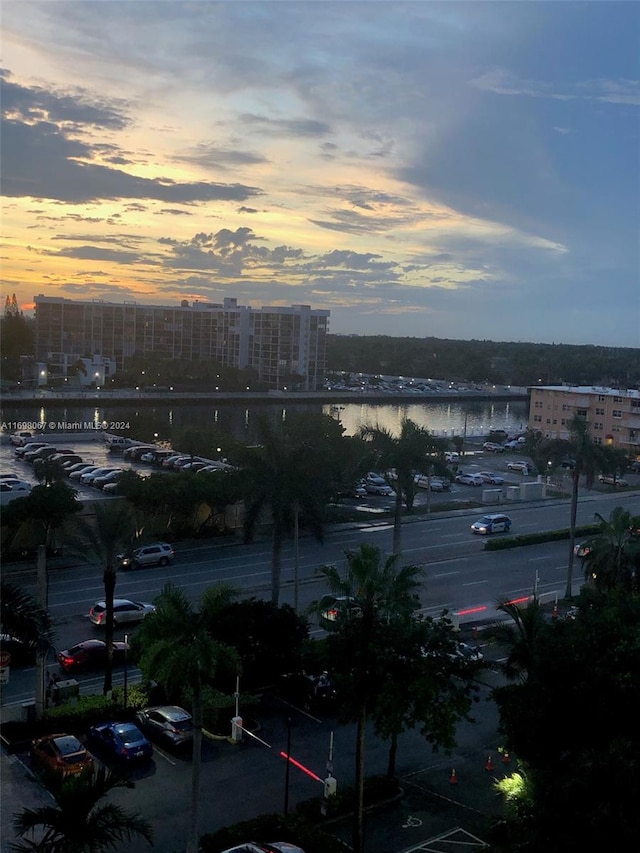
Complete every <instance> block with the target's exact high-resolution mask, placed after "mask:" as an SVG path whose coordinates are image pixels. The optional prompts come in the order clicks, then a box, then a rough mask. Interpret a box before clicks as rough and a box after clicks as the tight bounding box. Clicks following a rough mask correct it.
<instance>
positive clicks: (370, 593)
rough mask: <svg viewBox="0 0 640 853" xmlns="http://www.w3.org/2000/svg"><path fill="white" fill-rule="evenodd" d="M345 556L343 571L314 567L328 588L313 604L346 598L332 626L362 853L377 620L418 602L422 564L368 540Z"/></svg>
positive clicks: (356, 839) (320, 606)
mask: <svg viewBox="0 0 640 853" xmlns="http://www.w3.org/2000/svg"><path fill="white" fill-rule="evenodd" d="M345 556H346V559H347V568H346V574H344V575H341V574H340V573H339V571H338V569H337V568H336V567H335V566H324V567H323V568H321V569H320V574H321V575H322V576H323V577H324V580H325V582H326V584H327V586H328V588H329V590H330V592H329V594H328V595H326V596H324V597H323V598H322V599H321V600H320V601H319V602H318V603H317V604H316V605H315V609H316V610H317V611H318V612H323V611H324V610H326V609H327V608H329V607H331V606H332V605H335V604H336V601H338V600H339V599H342V600H344V599H346V601H347V602H348V607H347V608H345V609H343V610H342V611H340V612H341V613H342V614H343V617H342V618H340V619H339V620H338V624H337V626H336V627H337V631H338V632H339V633H340V632H341V633H342V637H343V639H345V640H346V641H347V643H346V645H347V647H348V648H349V652H350V654H349V658H350V659H349V661H348V664H349V680H350V686H351V691H350V692H351V701H352V702H353V716H355V719H356V768H355V787H356V805H355V820H354V828H353V849H354V851H355V853H363V851H364V755H365V732H366V726H367V721H368V719H369V716H370V713H371V710H372V707H373V703H374V700H375V696H376V693H377V688H378V685H379V682H378V679H377V678H376V677H375V676H374V668H375V667H374V664H375V654H374V651H373V650H374V644H375V640H376V635H377V633H378V632H379V628H380V626H382V625H384V624H386V623H388V622H389V621H390V620H391V619H393V618H396V617H399V618H402V617H408V616H409V615H410V614H411V613H413V612H414V610H415V609H416V607H417V606H418V602H419V599H418V590H419V588H420V576H421V574H422V570H421V569H420V568H419V567H418V566H403V567H401V568H399V567H398V565H397V564H398V559H399V557H398V555H397V554H394V555H393V556H390V557H388V558H386V559H384V558H383V555H382V552H381V551H380V549H379V548H376V547H375V546H373V545H368V544H363V545H361V546H360V548H359V549H357V550H356V551H347V552H346V554H345Z"/></svg>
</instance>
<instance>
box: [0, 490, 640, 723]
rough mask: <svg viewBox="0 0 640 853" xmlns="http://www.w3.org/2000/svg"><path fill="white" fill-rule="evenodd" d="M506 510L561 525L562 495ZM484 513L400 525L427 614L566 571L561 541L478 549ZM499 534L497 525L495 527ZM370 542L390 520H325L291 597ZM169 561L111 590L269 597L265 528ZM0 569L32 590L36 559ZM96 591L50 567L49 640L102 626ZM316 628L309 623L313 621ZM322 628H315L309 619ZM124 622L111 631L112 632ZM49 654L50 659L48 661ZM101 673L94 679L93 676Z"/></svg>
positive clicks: (489, 608) (521, 528)
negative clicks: (171, 588) (222, 587)
mask: <svg viewBox="0 0 640 853" xmlns="http://www.w3.org/2000/svg"><path fill="white" fill-rule="evenodd" d="M619 505H624V506H625V507H626V508H628V509H629V510H630V511H631V512H632V513H633V514H640V492H637V493H635V492H634V493H630V492H627V493H625V494H602V493H598V494H596V493H593V494H587V495H585V496H584V497H582V498H581V500H580V503H579V508H578V524H588V523H591V522H593V520H594V514H595V513H596V512H598V513H600V514H601V515H603V516H605V517H608V516H609V514H610V512H611V510H612V509H613V508H614V507H615V506H619ZM502 509H505V510H506V511H507V512H508V513H509V515H510V516H511V517H512V519H513V527H512V531H511V532H512V533H532V532H535V531H544V530H555V529H558V528H561V527H567V526H568V522H569V502H568V501H566V500H564V501H555V500H547V501H543V502H537V503H533V504H527V503H514V504H510V505H508V506H503V507H502ZM480 515H482V511H479V510H456V511H454V512H451V513H446V514H440V513H433V514H432V515H431V516H428V517H426V516H419V517H417V518H415V519H412V520H410V521H408V522H406V523H405V524H404V525H403V534H402V560H403V561H404V562H406V563H414V564H418V565H420V566H422V567H423V570H424V583H423V586H422V595H421V603H422V607H423V609H424V612H425V613H427V614H428V615H433V616H435V615H438V614H439V613H440V612H441V611H442V610H443V609H445V608H446V609H447V610H449V611H450V613H451V614H453V615H454V617H455V618H457V617H458V614H461V615H460V619H461V621H467V622H468V621H469V620H474V619H476V618H478V619H479V618H487V617H490V616H491V614H492V613H493V612H495V611H494V607H495V603H496V601H497V600H498V599H499V598H508V599H517V598H521V597H523V596H527V595H530V594H531V593H532V592H533V589H534V585H535V586H536V587H537V590H538V593H539V594H540V595H543V596H545V597H546V598H547V599H548V598H550V597H553V596H556V595H557V596H558V597H560V598H561V597H562V596H563V595H564V591H565V584H566V574H567V557H568V554H567V551H568V544H567V542H566V541H561V542H549V543H544V544H540V545H535V546H528V547H523V548H517V549H510V550H504V551H485V550H484V544H485V541H486V539H485V537H482V536H476V535H474V534H472V533H471V531H470V524H471V523H472V521H474V520H475V519H476V518H477V517H479V516H480ZM498 535H500V534H498ZM363 542H367V543H371V544H375V545H377V546H379V547H380V548H381V549H382V551H383V552H384V553H385V554H387V553H390V552H391V545H392V525H391V524H390V523H388V522H382V523H375V522H373V523H371V524H364V525H363V524H359V525H358V526H338V527H334V528H330V529H329V531H328V532H327V535H326V538H325V542H324V544H323V545H319V544H318V543H317V542H316V541H315V540H313V539H312V538H310V537H307V536H301V537H300V539H299V543H298V548H297V564H298V567H297V576H298V605H299V610H300V612H304V611H306V609H307V608H308V606H309V605H310V604H311V602H312V601H314V600H316V599H318V598H319V597H320V596H321V595H323V593H324V592H325V591H326V590H325V588H324V586H323V583H322V579H321V578H320V577H318V575H317V569H318V568H319V567H320V566H322V565H326V564H334V565H337V566H338V567H341V566H343V565H344V554H345V551H348V550H351V549H354V548H357V547H358V546H359V545H360V544H361V543H363ZM175 550H176V559H175V562H174V563H173V564H172V565H170V566H167V567H164V568H159V567H156V568H145V569H139V570H137V571H133V572H121V573H119V576H118V583H117V588H116V596H117V597H120V598H132V599H134V600H138V601H148V602H152V601H153V599H154V598H155V597H156V595H158V593H159V592H160V591H161V589H162V587H163V585H164V584H165V583H166V582H167V581H172V582H173V583H175V584H177V585H178V586H180V587H181V588H182V589H184V590H185V592H186V593H187V594H188V595H189V596H190V597H191V598H192V599H193V600H194V601H197V600H198V598H199V597H200V595H201V594H202V592H203V591H204V590H205V589H207V588H208V587H210V586H212V585H213V584H216V583H220V582H224V583H228V584H230V585H232V586H234V587H235V588H237V589H238V591H239V592H240V594H241V595H243V596H250V595H255V596H258V597H264V598H268V597H269V595H270V573H271V548H270V541H269V539H268V537H265V538H264V539H260V540H259V541H256V542H254V543H253V544H243V543H242V541H241V539H236V540H233V541H232V542H229V541H228V540H224V542H222V541H221V542H220V543H219V544H218V543H216V544H201V543H178V544H177V545H176V546H175ZM295 565H296V549H295V547H294V543H293V542H288V543H287V544H286V545H285V549H284V552H283V559H282V587H281V590H282V592H281V599H280V600H281V602H282V603H288V604H293V603H294V597H295V596H294V578H295V575H296V569H295ZM6 568H7V569H8V570H9V571H6V572H5V577H6V578H7V579H10V580H12V581H13V582H15V583H17V584H18V585H19V586H20V587H21V588H22V589H25V590H28V591H31V592H35V589H36V578H35V570H34V568H33V566H32V565H31V566H24V567H18V566H15V567H6ZM581 580H582V577H581V567H580V563H579V561H576V565H575V571H574V591H577V589H578V588H579V585H580V583H581ZM102 597H103V586H102V571H101V567H100V566H98V565H90V564H85V565H82V564H76V565H73V566H66V567H65V566H60V565H55V563H54V564H53V565H52V566H51V567H50V570H49V602H48V603H49V608H50V610H51V613H52V615H53V617H54V620H55V625H56V644H57V646H58V648H67V647H68V646H69V645H71V644H73V643H74V642H78V641H80V640H83V639H87V638H88V637H91V636H101V633H100V629H99V628H96V627H94V626H93V625H92V624H91V623H90V622H89V620H88V616H87V614H88V611H89V608H90V606H91V605H92V604H93V603H94V602H95V601H97V600H99V599H101V598H102ZM312 630H313V629H312ZM315 630H319V629H315ZM123 633H124V631H123V629H122V628H120V629H118V631H117V639H120V635H121V634H123ZM52 663H53V661H52ZM82 680H83V689H91V687H92V686H94V685H95V682H96V678H95V676H86V677H84V678H83V679H82ZM98 680H99V679H98ZM32 695H33V672H32V671H20V670H12V672H11V678H10V683H9V685H6V686H5V688H4V695H3V705H4V706H5V707H6V706H7V705H15V704H19V703H20V702H22V701H24V700H25V699H26V698H29V697H30V696H32Z"/></svg>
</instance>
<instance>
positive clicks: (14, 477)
mask: <svg viewBox="0 0 640 853" xmlns="http://www.w3.org/2000/svg"><path fill="white" fill-rule="evenodd" d="M18 479H20V478H19V477H18V475H17V474H15V473H11V474H0V482H2V480H18Z"/></svg>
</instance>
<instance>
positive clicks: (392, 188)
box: [1, 0, 640, 347]
mask: <svg viewBox="0 0 640 853" xmlns="http://www.w3.org/2000/svg"><path fill="white" fill-rule="evenodd" d="M2 28H3V39H2V66H3V72H2V110H3V122H2V136H1V143H2V145H1V153H2V163H1V167H2V172H1V174H2V192H3V236H4V248H3V252H2V271H3V276H2V278H3V297H2V298H3V300H4V297H5V295H6V294H9V295H10V294H12V293H14V292H15V293H16V295H17V297H18V301H19V303H20V305H21V306H22V307H23V308H24V309H25V310H29V309H30V307H31V306H32V303H33V297H34V295H36V294H39V293H43V294H45V295H48V296H53V295H58V296H65V297H68V298H72V299H79V298H90V299H103V300H108V301H112V302H122V301H137V302H141V303H144V302H149V303H154V304H167V305H175V304H177V303H178V302H179V301H180V300H182V299H188V300H189V301H193V300H196V299H197V300H204V301H209V302H221V301H222V299H223V297H225V296H231V297H236V298H237V299H238V302H239V303H240V304H243V305H252V306H255V307H259V306H262V305H291V304H299V303H303V304H309V305H311V306H312V307H314V308H327V309H330V311H331V331H332V332H335V333H338V334H350V333H355V334H367V335H369V334H388V335H394V336H413V337H424V336H435V337H439V338H459V339H472V338H475V339H492V340H520V341H543V342H554V341H555V342H556V343H560V342H563V343H587V344H588V343H591V344H604V345H611V346H633V347H635V346H640V275H639V274H640V240H639V225H640V138H639V137H640V134H639V128H640V123H639V116H640V110H639V107H640V60H639V56H640V52H639V44H640V4H638V3H637V2H622V3H616V2H591V3H573V2H517V0H511V2H482V0H477V2H470V3H467V2H454V0H449V2H441V3H435V2H407V3H403V2H375V0H374V1H373V2H349V0H344V2H323V0H312V2H295V0H294V2H286V0H284V1H283V2H271V1H270V0H268V2H258V3H254V2H243V0H234V2H220V3H213V2H206V0H204V2H164V0H155V1H154V0H148V2H120V1H119V0H93V2H87V0H77V2H54V1H53V0H47V2H40V3H34V2H29V0H4V2H3V3H2Z"/></svg>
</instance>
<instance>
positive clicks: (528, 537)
mask: <svg viewBox="0 0 640 853" xmlns="http://www.w3.org/2000/svg"><path fill="white" fill-rule="evenodd" d="M599 531H600V528H599V527H598V526H597V525H595V524H586V525H584V526H583V527H576V536H577V537H580V538H582V537H583V536H594V535H595V534H597V533H598V532H599ZM570 535H571V533H570V531H569V529H568V528H566V529H563V530H546V531H541V532H540V533H525V534H521V535H520V536H509V537H505V538H504V539H488V540H487V541H486V542H485V543H484V550H485V551H504V550H506V549H507V548H520V547H522V546H523V545H539V544H540V543H541V542H557V541H559V540H562V539H569V537H570Z"/></svg>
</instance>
